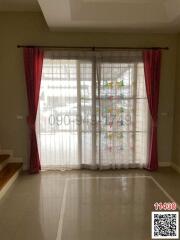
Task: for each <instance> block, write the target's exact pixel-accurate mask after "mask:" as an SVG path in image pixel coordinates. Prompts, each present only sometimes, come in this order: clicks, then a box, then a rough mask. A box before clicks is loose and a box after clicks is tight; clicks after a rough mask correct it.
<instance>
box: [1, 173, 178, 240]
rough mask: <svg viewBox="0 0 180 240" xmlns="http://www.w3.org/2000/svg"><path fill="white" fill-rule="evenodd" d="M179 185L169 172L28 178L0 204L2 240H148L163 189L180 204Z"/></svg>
mask: <svg viewBox="0 0 180 240" xmlns="http://www.w3.org/2000/svg"><path fill="white" fill-rule="evenodd" d="M142 176H143V177H142ZM148 176H152V177H153V178H151V177H148ZM67 179H68V180H67ZM154 179H155V181H154ZM156 181H157V182H156ZM157 183H159V184H160V186H159V185H157ZM179 185H180V175H179V174H177V173H176V172H175V171H174V170H172V169H170V168H163V169H160V170H159V171H158V172H156V173H152V174H151V173H149V172H146V171H143V170H122V171H114V172H113V171H104V172H96V171H94V172H92V171H72V172H44V173H41V174H40V175H27V174H25V173H24V174H22V175H21V176H20V177H19V179H18V180H17V181H16V183H15V184H14V185H13V187H12V188H11V189H10V190H9V192H8V193H7V194H6V196H5V197H4V198H3V199H2V200H1V201H0V239H2V240H11V239H12V240H119V239H122V240H135V239H137V240H148V239H151V236H150V231H151V223H150V222H151V218H150V216H151V211H152V210H153V204H154V202H159V201H162V202H164V201H169V199H168V196H167V195H165V193H164V192H163V191H162V190H161V189H160V188H159V187H163V188H164V189H165V190H166V192H167V193H168V194H170V195H171V197H172V198H173V199H174V200H176V202H177V203H180V191H179Z"/></svg>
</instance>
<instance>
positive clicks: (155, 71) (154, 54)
mask: <svg viewBox="0 0 180 240" xmlns="http://www.w3.org/2000/svg"><path fill="white" fill-rule="evenodd" d="M143 60H144V73H145V83H146V92H147V98H148V105H149V110H150V115H151V126H150V140H149V159H148V165H147V169H148V170H150V171H154V170H156V169H158V146H157V122H158V103H159V82H160V70H161V50H159V49H157V50H145V51H144V52H143Z"/></svg>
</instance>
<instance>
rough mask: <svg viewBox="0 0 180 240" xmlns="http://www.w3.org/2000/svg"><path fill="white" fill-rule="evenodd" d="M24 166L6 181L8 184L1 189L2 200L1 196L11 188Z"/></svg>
mask: <svg viewBox="0 0 180 240" xmlns="http://www.w3.org/2000/svg"><path fill="white" fill-rule="evenodd" d="M21 169H22V168H20V169H19V170H18V171H17V172H16V173H15V174H14V175H13V176H12V177H11V178H10V179H9V181H8V182H7V183H6V185H5V186H4V187H3V188H2V189H1V190H0V200H1V198H2V197H3V196H4V195H5V194H6V192H7V191H8V190H9V188H10V187H11V186H12V185H13V183H14V182H15V181H16V179H17V178H18V176H19V173H20V171H21Z"/></svg>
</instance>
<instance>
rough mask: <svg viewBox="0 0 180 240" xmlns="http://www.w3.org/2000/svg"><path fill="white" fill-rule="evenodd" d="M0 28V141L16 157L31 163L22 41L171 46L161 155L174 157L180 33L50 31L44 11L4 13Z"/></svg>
mask: <svg viewBox="0 0 180 240" xmlns="http://www.w3.org/2000/svg"><path fill="white" fill-rule="evenodd" d="M0 32H1V35H0V89H1V91H0V111H1V117H0V145H1V146H2V147H3V148H8V149H13V150H14V151H15V155H16V156H19V157H22V158H23V159H24V162H25V163H26V162H27V149H28V131H27V125H26V121H25V117H26V115H27V100H26V88H25V81H24V71H23V60H22V49H17V47H16V46H17V45H18V44H29V45H31V44H36V45H37V44H46V45H51V44H52V45H53V44H54V45H69V46H71V45H78V46H86V45H87V46H93V45H96V46H149V47H153V46H162V47H163V46H168V47H169V48H170V50H169V51H163V61H162V75H161V86H160V106H159V159H160V161H161V162H165V163H167V162H170V161H171V158H172V139H173V115H174V114H173V109H174V83H175V67H176V42H177V36H176V35H166V34H144V35H142V34H120V33H109V34H108V33H98V32H97V33H75V32H72V33H68V32H67V33H53V32H50V31H49V30H48V28H47V26H46V23H45V21H44V19H43V17H42V16H41V14H39V13H33V14H31V13H13V14H12V13H1V14H0ZM179 88H180V84H179ZM179 112H180V111H179ZM161 113H168V115H167V116H163V114H161ZM17 114H20V115H23V117H24V119H23V120H17V119H16V115H17ZM179 130H180V128H179ZM179 132H180V131H179ZM179 135H180V133H179ZM179 155H180V154H179Z"/></svg>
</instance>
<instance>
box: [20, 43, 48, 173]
mask: <svg viewBox="0 0 180 240" xmlns="http://www.w3.org/2000/svg"><path fill="white" fill-rule="evenodd" d="M43 55H44V54H43V51H42V50H41V49H39V48H24V67H25V77H26V87H27V98H28V107H29V115H28V117H27V122H28V125H29V129H30V163H29V171H30V173H38V172H39V171H40V170H41V164H40V159H39V153H38V146H37V139H36V129H35V123H36V114H37V108H38V101H39V91H40V84H41V75H42V66H43Z"/></svg>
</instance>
